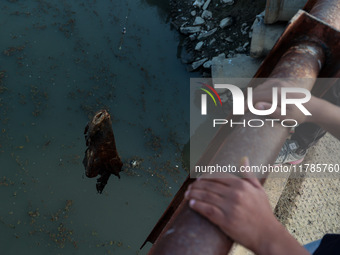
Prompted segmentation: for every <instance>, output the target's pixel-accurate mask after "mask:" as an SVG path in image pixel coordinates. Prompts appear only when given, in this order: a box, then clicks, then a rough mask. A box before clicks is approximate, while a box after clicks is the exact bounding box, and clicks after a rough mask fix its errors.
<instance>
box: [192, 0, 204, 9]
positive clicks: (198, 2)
mask: <svg viewBox="0 0 340 255" xmlns="http://www.w3.org/2000/svg"><path fill="white" fill-rule="evenodd" d="M203 5H204V0H196V1H195V2H194V3H193V6H195V7H198V8H201V7H202V6H203Z"/></svg>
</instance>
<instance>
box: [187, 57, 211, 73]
mask: <svg viewBox="0 0 340 255" xmlns="http://www.w3.org/2000/svg"><path fill="white" fill-rule="evenodd" d="M207 60H208V58H203V59H200V60H198V61H196V62H194V63H192V64H191V67H192V70H196V69H197V68H199V67H200V66H201V65H203V64H204V62H206V61H207Z"/></svg>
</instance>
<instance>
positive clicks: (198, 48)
mask: <svg viewBox="0 0 340 255" xmlns="http://www.w3.org/2000/svg"><path fill="white" fill-rule="evenodd" d="M203 44H204V42H198V43H197V44H196V47H195V50H201V49H202V47H203Z"/></svg>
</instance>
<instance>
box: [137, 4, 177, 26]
mask: <svg viewBox="0 0 340 255" xmlns="http://www.w3.org/2000/svg"><path fill="white" fill-rule="evenodd" d="M141 2H142V3H144V4H147V5H149V6H155V7H157V13H158V15H159V17H160V19H161V20H162V21H164V22H166V23H167V22H169V20H170V3H169V2H170V0H141Z"/></svg>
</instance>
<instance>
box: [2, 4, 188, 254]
mask: <svg viewBox="0 0 340 255" xmlns="http://www.w3.org/2000/svg"><path fill="white" fill-rule="evenodd" d="M151 2H152V3H156V2H155V1H151ZM165 2H167V1H162V5H161V6H165V5H164V3H165ZM146 3H148V4H149V1H146V2H144V1H142V2H139V1H133V0H124V1H123V0H115V1H90V0H87V1H86V0H83V1H80V0H75V1H64V0H48V1H47V0H27V1H15V0H11V1H2V2H1V4H0V6H1V8H0V14H1V15H0V32H1V39H0V107H1V109H0V121H1V122H0V125H1V126H0V130H1V132H0V162H1V165H0V190H1V193H0V194H1V195H0V198H1V207H0V240H1V242H0V250H1V253H2V254H33V253H35V254H46V253H47V252H48V253H50V254H136V253H137V254H146V252H147V250H148V248H149V247H150V246H149V247H146V249H145V250H143V251H141V252H139V251H138V248H139V246H140V245H141V244H142V242H143V241H144V239H145V237H146V236H147V234H148V233H149V231H150V230H151V229H152V227H153V225H154V224H155V223H156V221H157V219H158V217H159V216H160V215H161V213H162V212H163V210H164V209H165V207H166V206H167V204H168V203H169V201H170V199H171V196H172V195H173V194H174V193H175V192H176V190H177V189H178V187H179V186H180V184H181V183H182V181H183V179H184V177H185V176H186V173H185V171H184V170H183V169H182V164H181V149H182V147H183V144H184V143H186V142H187V139H188V133H189V131H188V125H189V123H188V117H189V116H188V115H189V110H188V104H189V102H188V101H189V100H188V95H189V89H188V86H189V75H188V74H187V73H186V72H185V68H184V67H183V66H182V65H181V64H180V63H179V61H178V60H177V59H176V47H177V43H176V38H175V34H174V33H173V32H171V31H170V30H169V24H166V23H165V22H164V21H165V20H166V19H165V18H164V15H165V13H166V12H165V11H164V10H165V9H164V8H159V7H160V6H159V4H157V7H155V6H150V5H148V4H146ZM157 3H158V2H157ZM124 27H125V28H126V33H122V31H123V29H124ZM101 108H106V109H108V111H109V112H110V113H111V116H112V119H113V130H114V133H115V137H116V144H117V148H118V151H119V154H120V156H121V157H122V160H123V161H124V167H123V168H124V172H122V174H121V179H120V180H118V179H117V178H113V177H112V178H110V180H109V182H108V184H107V186H106V187H105V190H104V192H103V194H102V195H99V194H97V192H96V188H95V183H96V180H95V179H88V178H86V177H84V167H83V165H82V159H83V156H84V150H85V140H84V137H83V132H84V128H85V125H86V123H87V121H88V117H89V116H91V115H92V114H93V112H95V111H97V110H99V109H101Z"/></svg>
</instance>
